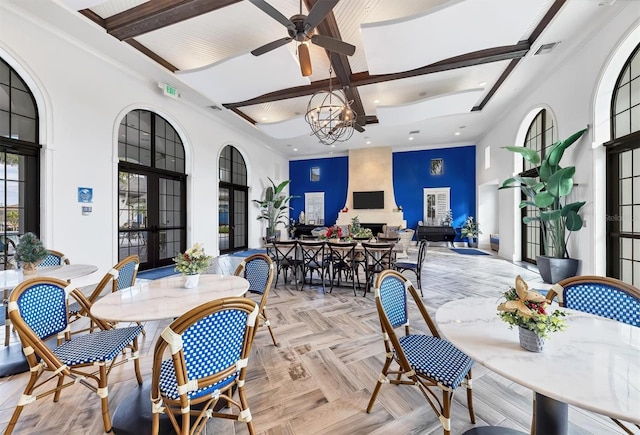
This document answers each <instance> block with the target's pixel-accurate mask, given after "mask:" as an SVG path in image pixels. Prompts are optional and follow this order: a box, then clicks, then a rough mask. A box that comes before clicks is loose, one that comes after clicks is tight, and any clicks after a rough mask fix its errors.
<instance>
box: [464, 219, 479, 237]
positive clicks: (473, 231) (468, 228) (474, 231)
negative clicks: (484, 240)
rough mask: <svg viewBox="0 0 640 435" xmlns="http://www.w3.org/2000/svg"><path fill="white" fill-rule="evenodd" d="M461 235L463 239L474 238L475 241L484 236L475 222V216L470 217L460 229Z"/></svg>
mask: <svg viewBox="0 0 640 435" xmlns="http://www.w3.org/2000/svg"><path fill="white" fill-rule="evenodd" d="M460 234H461V235H462V237H473V238H474V239H475V238H476V237H478V235H479V234H482V231H480V228H479V227H478V223H477V222H476V221H475V220H473V216H469V217H467V220H466V221H464V224H463V225H462V227H461V228H460Z"/></svg>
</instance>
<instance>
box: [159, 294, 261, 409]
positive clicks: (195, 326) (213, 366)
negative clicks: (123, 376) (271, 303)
mask: <svg viewBox="0 0 640 435" xmlns="http://www.w3.org/2000/svg"><path fill="white" fill-rule="evenodd" d="M257 317H258V306H257V305H256V303H255V302H253V301H252V300H251V299H247V298H225V299H216V300H213V301H211V302H207V303H205V304H203V305H200V306H198V307H196V308H194V309H192V310H190V311H188V312H187V313H185V314H183V315H182V316H180V317H178V318H177V319H176V320H174V321H173V322H172V323H171V324H170V325H169V326H167V327H166V328H165V329H164V331H163V332H162V334H161V336H160V337H159V338H158V341H157V342H156V346H155V351H154V358H153V371H152V380H151V382H152V386H151V397H152V400H154V401H157V400H159V399H160V396H162V397H163V398H167V399H169V400H174V401H175V400H180V402H181V403H182V404H183V408H184V407H188V404H189V402H188V401H189V400H192V402H191V403H192V404H193V403H200V402H202V401H205V400H210V398H211V393H212V392H213V391H214V390H215V389H216V388H220V389H221V388H222V387H226V386H228V385H229V384H230V383H232V382H234V381H235V380H238V381H243V380H244V376H245V371H246V366H247V364H246V363H247V359H248V357H249V353H250V351H251V345H252V343H253V335H254V327H255V325H256V319H257ZM167 348H168V349H169V350H170V352H171V355H172V359H171V361H172V366H173V370H169V371H168V372H167V371H166V370H167V366H166V365H167V364H171V362H169V361H166V362H164V363H163V354H164V352H165V350H166V349H167ZM171 372H173V373H171ZM198 398H200V399H202V400H199V401H198V400H194V399H198Z"/></svg>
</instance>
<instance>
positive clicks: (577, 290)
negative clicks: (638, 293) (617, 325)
mask: <svg viewBox="0 0 640 435" xmlns="http://www.w3.org/2000/svg"><path fill="white" fill-rule="evenodd" d="M564 306H565V307H567V308H571V309H573V310H578V311H583V312H585V313H591V314H595V315H598V316H602V317H607V318H610V319H614V320H617V321H619V322H624V323H627V324H629V325H633V326H638V327H640V300H638V299H636V298H634V297H633V296H631V295H629V294H627V293H625V292H623V291H621V290H620V289H617V288H615V287H612V286H608V285H606V284H601V283H589V284H587V283H582V284H576V285H571V286H568V287H566V288H565V289H564Z"/></svg>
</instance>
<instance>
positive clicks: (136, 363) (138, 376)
mask: <svg viewBox="0 0 640 435" xmlns="http://www.w3.org/2000/svg"><path fill="white" fill-rule="evenodd" d="M131 353H132V355H133V354H137V353H138V337H136V338H134V339H133V342H132V343H131ZM133 370H134V371H135V373H136V380H137V381H138V385H142V375H141V374H140V358H138V357H134V359H133Z"/></svg>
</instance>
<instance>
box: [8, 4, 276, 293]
mask: <svg viewBox="0 0 640 435" xmlns="http://www.w3.org/2000/svg"><path fill="white" fill-rule="evenodd" d="M0 15H2V17H1V25H0V56H1V57H2V58H3V59H4V60H5V61H7V62H8V63H9V64H10V65H11V66H12V67H13V68H14V69H16V70H17V71H18V73H19V74H20V75H21V76H22V78H23V79H24V80H25V81H26V82H27V83H28V85H29V86H30V87H31V89H32V91H33V93H34V94H35V95H36V98H37V99H38V109H39V110H40V122H41V136H40V142H41V144H42V145H43V152H42V157H43V165H42V167H43V177H42V192H43V196H42V202H41V229H42V231H41V232H42V234H41V236H42V238H43V241H44V243H45V246H47V247H50V248H51V249H56V250H59V251H62V252H64V253H65V254H66V255H67V256H68V257H69V258H70V259H71V261H72V262H74V263H89V264H96V265H98V266H99V271H98V272H96V273H95V274H94V275H93V276H91V277H88V278H86V279H84V280H81V281H79V282H78V285H82V284H83V283H84V282H87V283H88V282H95V281H96V277H99V276H102V275H103V274H104V273H105V272H106V271H107V270H108V269H109V268H110V267H111V266H112V265H113V264H115V263H116V261H117V255H118V254H117V229H118V221H117V216H118V215H117V161H118V156H117V145H116V140H117V129H118V125H119V123H120V121H121V119H122V118H123V116H124V115H125V114H126V113H127V112H129V111H130V110H133V109H149V110H152V111H154V112H157V113H159V114H160V115H162V116H163V117H164V118H166V119H167V120H168V121H169V122H170V123H171V124H172V125H173V126H174V127H175V128H176V129H177V131H178V132H179V134H180V136H181V139H182V141H183V143H184V145H185V151H186V155H187V174H188V187H187V191H188V204H187V216H188V223H187V244H188V245H190V244H192V243H194V242H202V243H204V244H205V247H206V249H207V251H208V252H209V253H212V254H217V252H218V239H217V236H218V235H217V230H218V198H217V196H218V157H219V153H220V151H221V150H222V148H223V147H224V146H225V145H227V144H232V145H234V146H235V147H237V148H238V149H239V150H240V152H241V153H242V154H243V156H244V158H245V160H246V162H247V166H248V171H249V182H248V183H249V186H251V187H250V189H249V197H250V199H258V198H259V197H260V196H261V195H262V191H263V187H264V182H265V181H267V177H271V178H273V179H274V180H283V179H286V178H288V160H287V159H286V158H284V157H283V156H281V155H277V154H275V153H273V152H272V151H270V150H268V149H267V148H266V147H265V146H264V144H261V143H256V140H255V139H253V138H249V137H248V136H246V135H244V134H242V133H240V132H238V131H235V130H233V129H231V128H230V127H228V126H226V125H224V124H223V123H222V122H220V121H218V120H217V119H216V118H215V115H214V112H213V111H211V109H206V108H200V107H194V106H191V105H190V104H188V103H187V102H185V101H182V100H177V101H175V100H172V99H170V98H167V97H164V96H163V95H162V94H161V93H160V92H159V91H160V90H159V89H158V87H157V84H156V83H152V82H150V80H149V79H148V78H145V77H143V76H142V75H139V74H137V73H136V72H135V71H131V70H129V69H128V68H127V67H126V66H125V67H122V66H118V65H115V64H114V63H113V62H111V61H109V60H108V59H103V58H100V57H98V56H96V55H94V54H93V53H91V52H89V51H87V50H85V49H84V48H82V46H81V44H80V45H79V44H77V43H76V42H75V41H72V40H70V39H69V38H68V37H63V36H61V35H60V34H58V33H57V32H54V31H51V30H47V29H46V27H47V26H40V25H37V23H32V22H30V21H29V20H28V19H25V18H24V17H23V16H22V15H20V14H17V13H14V12H13V11H12V10H10V9H9V10H2V11H1V12H0ZM122 44H124V43H122ZM265 163H267V164H265ZM80 186H83V187H92V188H93V189H94V202H93V204H92V206H93V213H92V214H91V215H90V216H82V215H81V212H80V204H78V202H77V188H78V187H80ZM257 215H258V208H257V207H255V206H254V205H253V204H252V203H250V205H249V247H257V246H259V244H260V238H261V236H262V234H263V232H264V230H263V228H262V223H261V221H257V220H256V217H257Z"/></svg>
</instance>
